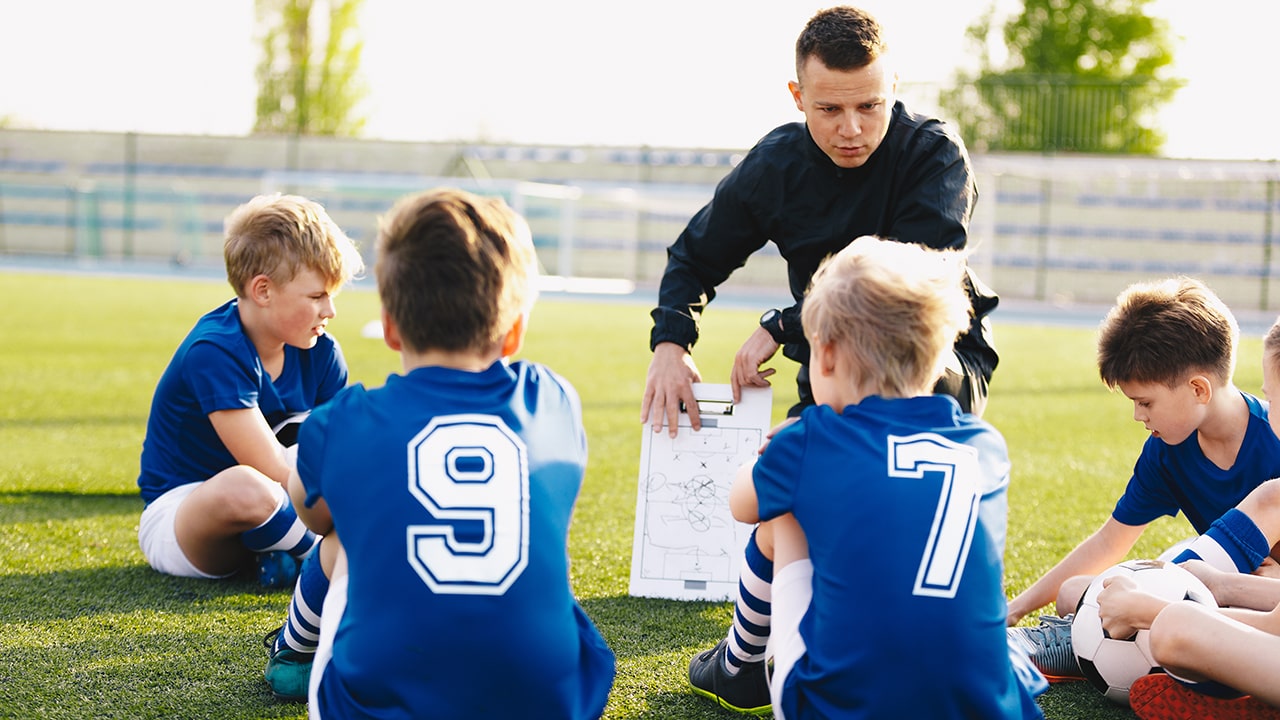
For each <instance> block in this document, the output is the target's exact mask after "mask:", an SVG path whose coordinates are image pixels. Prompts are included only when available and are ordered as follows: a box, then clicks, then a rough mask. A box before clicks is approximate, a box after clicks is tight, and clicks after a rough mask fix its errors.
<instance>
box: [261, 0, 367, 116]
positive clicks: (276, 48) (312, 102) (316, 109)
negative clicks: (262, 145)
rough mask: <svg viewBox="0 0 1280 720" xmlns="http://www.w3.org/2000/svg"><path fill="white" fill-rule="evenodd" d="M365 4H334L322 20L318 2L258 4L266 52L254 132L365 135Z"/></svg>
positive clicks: (266, 0) (335, 0) (352, 0)
mask: <svg viewBox="0 0 1280 720" xmlns="http://www.w3.org/2000/svg"><path fill="white" fill-rule="evenodd" d="M363 3H364V0H328V1H327V2H325V3H324V4H325V5H327V7H328V11H329V12H328V15H327V17H325V16H323V15H321V16H319V17H317V16H316V14H315V13H313V12H312V9H313V7H314V6H315V3H314V2H313V0H257V12H258V26H259V29H260V31H261V32H262V50H263V53H262V61H261V62H260V63H259V64H258V70H257V79H258V115H257V122H256V123H255V124H254V128H253V129H254V132H263V133H292V134H297V135H342V136H353V135H357V134H359V132H360V130H361V129H362V128H363V127H364V124H365V118H364V117H363V116H360V115H357V114H356V108H357V106H358V105H359V104H360V102H361V101H362V100H363V99H364V98H365V96H366V95H367V94H368V87H367V86H366V85H365V83H364V80H363V77H362V76H361V75H360V72H359V70H360V54H361V52H362V51H363V50H364V42H363V40H361V39H360V37H359V33H358V27H357V18H358V15H359V12H360V6H361V5H362V4H363Z"/></svg>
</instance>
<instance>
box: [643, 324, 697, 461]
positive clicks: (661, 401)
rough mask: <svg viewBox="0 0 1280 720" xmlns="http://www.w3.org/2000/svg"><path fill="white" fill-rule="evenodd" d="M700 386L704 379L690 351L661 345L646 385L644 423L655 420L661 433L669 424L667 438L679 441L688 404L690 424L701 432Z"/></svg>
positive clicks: (655, 426) (656, 350) (679, 347)
mask: <svg viewBox="0 0 1280 720" xmlns="http://www.w3.org/2000/svg"><path fill="white" fill-rule="evenodd" d="M696 382H702V375H701V374H700V373H699V372H698V366H697V365H695V364H694V363H693V356H692V355H690V354H689V351H688V350H685V349H684V348H683V347H681V346H679V345H677V344H675V343H669V342H664V343H658V345H657V347H655V348H654V349H653V359H652V360H650V361H649V375H648V377H646V378H645V381H644V400H643V402H642V403H641V405H640V422H642V423H644V422H649V420H650V418H652V419H653V431H654V432H660V431H661V430H662V424H663V421H664V420H665V421H666V425H667V434H669V435H670V436H671V437H675V436H676V431H677V429H678V428H679V425H680V404H681V403H684V407H685V410H686V412H687V413H688V415H689V424H690V425H692V426H693V429H694V430H701V429H702V418H701V417H699V416H698V402H697V400H696V399H695V398H694V396H693V383H696Z"/></svg>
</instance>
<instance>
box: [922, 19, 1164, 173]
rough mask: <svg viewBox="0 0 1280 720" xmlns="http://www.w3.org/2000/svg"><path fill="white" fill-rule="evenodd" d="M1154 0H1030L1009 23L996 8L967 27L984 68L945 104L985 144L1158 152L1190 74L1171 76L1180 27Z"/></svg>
mask: <svg viewBox="0 0 1280 720" xmlns="http://www.w3.org/2000/svg"><path fill="white" fill-rule="evenodd" d="M1150 1H1151V0H1024V3H1023V10H1022V13H1021V14H1020V15H1018V16H1016V17H1013V18H1011V19H1010V20H1009V21H1008V22H1007V23H1005V24H1004V25H1003V27H1002V28H997V27H996V23H995V8H994V6H993V7H992V8H990V9H989V10H988V11H987V12H986V13H985V14H984V15H983V16H982V17H981V18H979V19H978V21H977V22H975V23H974V24H973V25H971V26H970V27H969V29H968V30H967V32H966V35H967V37H968V38H969V40H970V43H971V44H973V45H975V46H976V48H977V50H978V60H979V70H978V72H977V73H976V74H972V73H965V72H964V71H961V72H960V73H957V77H956V84H955V87H954V88H952V89H951V90H948V91H946V92H944V93H943V95H942V98H941V102H942V106H943V108H944V109H945V110H946V111H947V112H948V113H949V114H950V115H951V116H952V117H954V118H956V119H957V124H958V125H959V127H960V130H961V134H962V135H963V136H964V138H965V140H966V142H968V143H969V144H970V145H971V146H972V147H974V148H975V149H977V150H1012V151H1017V150H1024V151H1027V150H1034V151H1041V152H1052V151H1072V152H1094V153H1134V154H1154V153H1156V152H1158V151H1159V149H1160V147H1161V146H1162V145H1163V144H1164V141H1165V136H1164V133H1163V132H1162V131H1161V130H1160V129H1159V126H1158V123H1157V118H1156V111H1157V110H1158V109H1159V107H1160V106H1161V105H1162V104H1164V103H1166V102H1168V101H1169V100H1170V99H1172V98H1173V95H1174V93H1176V92H1177V90H1178V89H1179V88H1181V87H1182V86H1183V85H1184V84H1185V81H1183V80H1181V79H1178V78H1173V77H1170V76H1169V72H1170V69H1171V68H1170V66H1171V65H1172V63H1173V39H1172V35H1171V31H1170V28H1169V24H1168V22H1167V21H1165V20H1163V19H1161V18H1155V17H1151V16H1149V15H1148V14H1147V13H1146V6H1147V4H1148V3H1149V2H1150ZM997 29H998V30H1000V31H1001V32H1000V37H1002V39H1003V45H1004V49H1006V50H1007V59H1006V60H1005V61H1004V62H1000V63H997V62H996V61H994V60H993V59H992V58H993V53H992V52H991V51H992V48H993V46H994V43H993V42H992V41H991V38H992V37H993V36H994V35H995V32H993V31H995V30H997Z"/></svg>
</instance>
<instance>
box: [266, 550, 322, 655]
mask: <svg viewBox="0 0 1280 720" xmlns="http://www.w3.org/2000/svg"><path fill="white" fill-rule="evenodd" d="M328 592H329V578H328V577H327V576H326V575H325V574H324V567H322V566H321V565H320V553H318V552H313V553H311V554H310V555H308V556H307V558H306V559H305V560H303V561H302V570H301V571H300V572H299V573H298V584H297V585H296V586H294V589H293V599H292V600H290V601H289V616H288V619H287V620H285V623H284V629H283V630H281V631H280V634H279V635H277V636H276V642H275V647H273V648H272V652H275V651H278V650H279V649H280V648H281V647H282V646H284V645H288V646H289V647H290V648H291V649H293V650H294V651H296V652H300V653H314V652H315V651H316V646H318V645H319V644H320V610H321V609H322V608H323V607H324V596H325V594H326V593H328Z"/></svg>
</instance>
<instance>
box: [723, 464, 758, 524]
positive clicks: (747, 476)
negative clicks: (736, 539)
mask: <svg viewBox="0 0 1280 720" xmlns="http://www.w3.org/2000/svg"><path fill="white" fill-rule="evenodd" d="M755 466H756V462H755V460H754V459H752V460H748V461H747V462H745V463H743V464H742V467H740V468H738V474H737V475H736V476H735V477H734V478H733V485H731V486H730V487H729V511H730V512H732V513H733V518H734V519H735V520H737V521H738V522H744V523H751V524H754V523H758V522H760V500H759V498H757V497H756V483H755V480H754V479H752V477H751V469H752V468H754V467H755Z"/></svg>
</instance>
